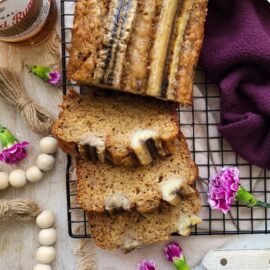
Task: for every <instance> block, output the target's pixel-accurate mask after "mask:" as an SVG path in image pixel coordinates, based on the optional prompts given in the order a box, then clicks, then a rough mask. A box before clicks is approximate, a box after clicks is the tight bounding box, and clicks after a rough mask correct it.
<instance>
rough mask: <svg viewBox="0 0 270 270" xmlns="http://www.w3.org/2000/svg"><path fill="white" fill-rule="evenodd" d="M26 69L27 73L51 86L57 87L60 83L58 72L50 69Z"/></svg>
mask: <svg viewBox="0 0 270 270" xmlns="http://www.w3.org/2000/svg"><path fill="white" fill-rule="evenodd" d="M27 68H28V69H29V72H31V73H33V74H34V75H36V76H37V77H39V78H41V79H42V80H44V81H45V82H47V83H49V84H51V85H56V86H57V85H60V84H61V83H62V78H61V75H60V72H59V71H57V70H54V69H52V68H51V67H45V66H39V65H37V66H31V65H27Z"/></svg>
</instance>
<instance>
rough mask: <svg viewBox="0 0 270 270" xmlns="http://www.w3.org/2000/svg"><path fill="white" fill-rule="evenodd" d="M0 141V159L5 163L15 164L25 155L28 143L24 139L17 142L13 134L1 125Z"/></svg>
mask: <svg viewBox="0 0 270 270" xmlns="http://www.w3.org/2000/svg"><path fill="white" fill-rule="evenodd" d="M0 143H1V145H2V151H1V152H0V161H3V162H5V163H6V164H17V163H18V162H20V161H21V160H22V159H24V158H25V157H26V156H27V153H26V148H27V146H28V145H29V143H28V142H26V141H24V142H22V143H18V141H17V139H16V138H15V137H14V136H13V134H12V133H11V132H10V131H9V130H8V129H7V128H5V127H1V126H0Z"/></svg>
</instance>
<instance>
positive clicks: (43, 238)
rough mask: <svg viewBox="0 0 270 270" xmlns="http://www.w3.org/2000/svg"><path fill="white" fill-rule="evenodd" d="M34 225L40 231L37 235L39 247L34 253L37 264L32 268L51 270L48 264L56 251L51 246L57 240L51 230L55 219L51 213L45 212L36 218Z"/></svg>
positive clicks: (53, 258) (53, 231)
mask: <svg viewBox="0 0 270 270" xmlns="http://www.w3.org/2000/svg"><path fill="white" fill-rule="evenodd" d="M36 223H37V225H38V227H39V228H40V229H41V230H40V232H39V235H38V239H39V243H40V244H41V246H40V247H39V248H38V250H37V253H36V257H37V260H38V264H36V265H35V266H34V268H33V270H52V267H51V265H50V264H51V263H52V262H53V261H54V260H55V258H56V250H55V247H54V246H53V245H54V244H55V243H56V240H57V233H56V230H55V228H53V226H54V223H55V217H54V215H53V213H51V212H50V211H48V210H45V211H43V212H41V213H40V214H39V215H38V216H37V218H36Z"/></svg>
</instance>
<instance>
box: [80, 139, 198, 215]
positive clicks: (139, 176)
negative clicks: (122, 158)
mask: <svg viewBox="0 0 270 270" xmlns="http://www.w3.org/2000/svg"><path fill="white" fill-rule="evenodd" d="M197 175H198V171H197V167H196V165H195V163H194V161H193V160H192V159H191V157H190V152H189V150H188V147H187V144H186V141H185V138H184V136H183V135H181V136H180V138H179V141H178V143H177V146H176V151H175V153H174V154H173V155H171V156H169V157H159V158H157V159H156V160H155V162H153V163H151V164H150V165H148V166H136V167H131V168H129V167H124V166H114V165H112V164H108V163H97V164H94V163H93V162H90V161H87V160H84V159H78V160H77V179H78V191H77V196H78V202H79V204H80V205H81V207H82V208H83V209H84V210H86V211H93V212H104V211H106V210H107V211H114V210H116V209H124V210H130V209H133V208H136V209H137V210H138V211H139V212H141V213H146V212H150V211H152V210H153V209H155V208H157V207H158V206H159V205H160V202H161V201H162V200H165V201H167V202H168V203H170V204H172V205H177V204H178V203H179V198H180V196H181V195H182V196H185V195H188V194H190V193H191V192H192V190H191V189H190V185H192V184H193V183H194V181H195V180H196V179H197ZM179 195H180V196H179Z"/></svg>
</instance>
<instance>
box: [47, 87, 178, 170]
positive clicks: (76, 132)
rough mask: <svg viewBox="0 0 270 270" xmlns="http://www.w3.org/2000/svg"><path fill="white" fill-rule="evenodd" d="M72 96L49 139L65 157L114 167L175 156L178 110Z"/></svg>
mask: <svg viewBox="0 0 270 270" xmlns="http://www.w3.org/2000/svg"><path fill="white" fill-rule="evenodd" d="M97 93H98V94H96V93H95V92H92V93H90V94H88V95H83V96H81V95H79V94H78V93H77V92H75V91H74V90H70V91H69V92H68V94H67V95H66V96H64V101H63V103H62V105H61V112H60V114H59V118H58V120H56V121H55V123H54V125H53V128H52V134H53V135H54V136H55V137H56V138H58V140H59V145H60V147H61V148H62V149H63V150H64V151H65V152H67V153H69V154H72V155H77V156H78V155H79V154H80V156H82V157H83V158H89V159H91V160H92V161H100V162H103V163H104V162H107V161H109V162H111V163H113V164H115V165H134V164H137V163H139V164H142V165H147V164H149V163H151V162H152V160H153V159H154V158H155V157H157V156H158V155H160V156H167V155H170V154H172V153H173V152H174V149H175V142H176V139H177V136H178V133H179V121H178V118H177V112H176V105H175V104H173V103H165V102H162V101H159V100H152V99H150V98H144V97H140V96H133V95H129V94H124V93H112V92H110V93H109V95H101V94H100V92H97Z"/></svg>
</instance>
